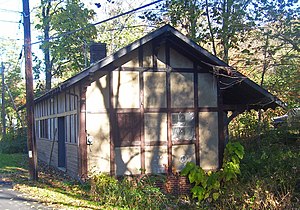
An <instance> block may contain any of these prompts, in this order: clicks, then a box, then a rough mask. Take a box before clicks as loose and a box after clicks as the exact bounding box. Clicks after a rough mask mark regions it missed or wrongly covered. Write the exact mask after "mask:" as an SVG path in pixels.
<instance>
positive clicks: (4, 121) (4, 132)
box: [1, 62, 6, 138]
mask: <svg viewBox="0 0 300 210" xmlns="http://www.w3.org/2000/svg"><path fill="white" fill-rule="evenodd" d="M4 68H5V67H4V64H3V62H1V75H2V112H1V118H2V138H5V136H6V119H5V117H6V114H5V81H4Z"/></svg>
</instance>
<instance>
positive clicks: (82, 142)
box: [79, 84, 88, 179]
mask: <svg viewBox="0 0 300 210" xmlns="http://www.w3.org/2000/svg"><path fill="white" fill-rule="evenodd" d="M86 91H87V87H86V85H84V84H82V85H81V88H80V116H79V123H80V126H79V176H80V178H81V179H86V178H87V172H88V169H87V144H86Z"/></svg>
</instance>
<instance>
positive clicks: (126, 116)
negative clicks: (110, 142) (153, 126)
mask: <svg viewBox="0 0 300 210" xmlns="http://www.w3.org/2000/svg"><path fill="white" fill-rule="evenodd" d="M116 126H117V127H116V129H115V130H116V136H115V138H116V139H115V140H116V141H115V146H116V147H120V146H134V145H140V140H141V116H140V113H134V112H131V113H118V114H117V125H116Z"/></svg>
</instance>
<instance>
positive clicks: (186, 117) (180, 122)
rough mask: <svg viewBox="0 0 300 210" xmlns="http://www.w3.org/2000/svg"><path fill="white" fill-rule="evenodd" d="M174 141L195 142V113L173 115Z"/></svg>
mask: <svg viewBox="0 0 300 210" xmlns="http://www.w3.org/2000/svg"><path fill="white" fill-rule="evenodd" d="M171 118H172V141H184V140H195V117H194V113H193V112H188V113H181V112H180V113H172V115H171Z"/></svg>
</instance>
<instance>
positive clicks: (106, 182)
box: [91, 173, 169, 209]
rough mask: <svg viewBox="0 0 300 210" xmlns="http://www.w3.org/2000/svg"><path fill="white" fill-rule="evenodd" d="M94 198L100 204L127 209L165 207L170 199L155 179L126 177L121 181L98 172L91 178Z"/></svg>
mask: <svg viewBox="0 0 300 210" xmlns="http://www.w3.org/2000/svg"><path fill="white" fill-rule="evenodd" d="M91 189H92V192H93V194H94V199H95V200H96V201H98V202H99V203H100V205H105V206H114V207H116V208H125V209H127V208H128V209H165V208H166V206H167V204H168V202H169V201H168V199H167V197H166V195H164V194H163V193H162V192H161V190H160V189H159V188H158V187H156V186H154V182H153V180H152V181H151V179H150V178H149V177H144V179H142V180H137V179H135V178H133V179H132V180H130V179H129V178H126V177H125V178H124V179H122V180H120V181H118V180H117V179H115V178H114V177H111V176H109V175H106V174H103V173H101V174H96V175H93V176H92V179H91Z"/></svg>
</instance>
